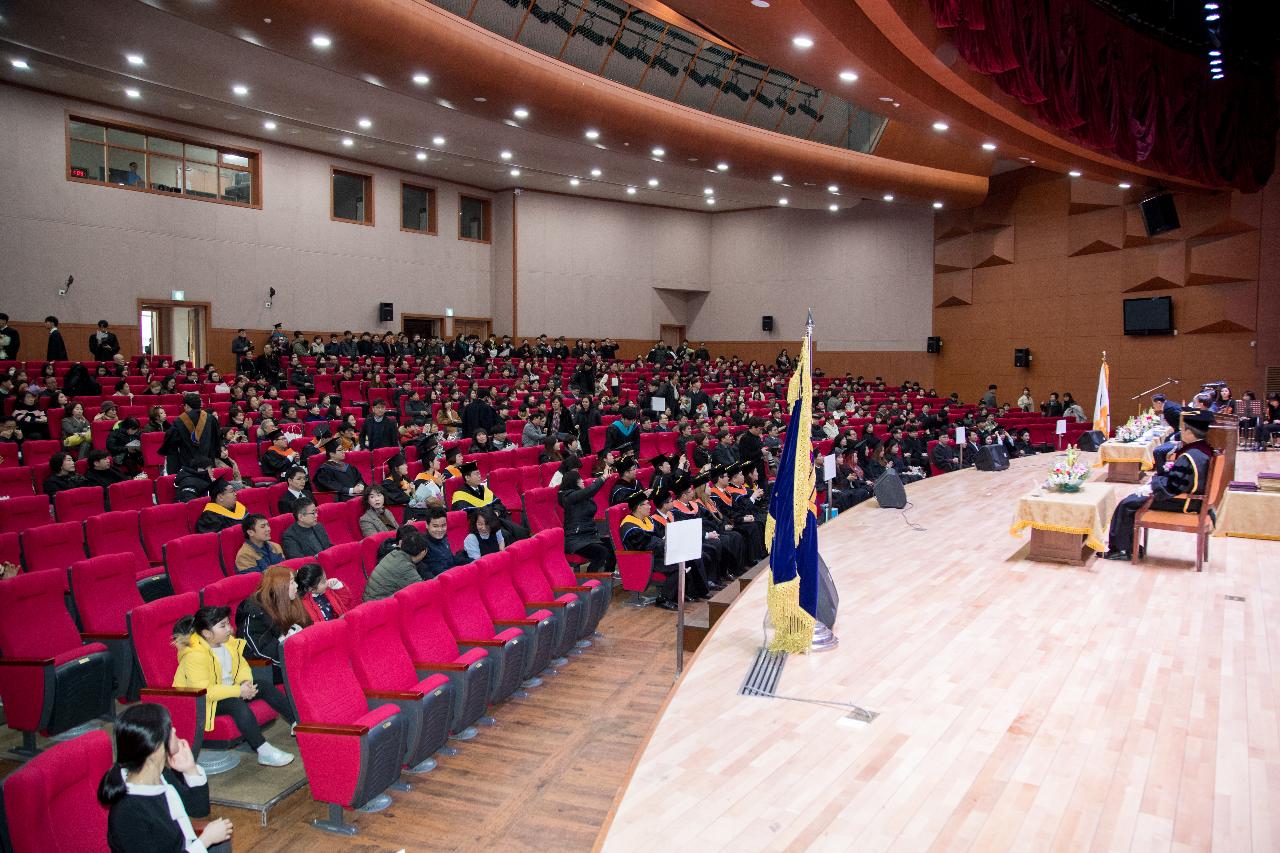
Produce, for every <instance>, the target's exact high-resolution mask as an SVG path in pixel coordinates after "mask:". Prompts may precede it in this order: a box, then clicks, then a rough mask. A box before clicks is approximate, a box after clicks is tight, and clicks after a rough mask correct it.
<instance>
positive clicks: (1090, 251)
mask: <svg viewBox="0 0 1280 853" xmlns="http://www.w3.org/2000/svg"><path fill="white" fill-rule="evenodd" d="M1123 246H1124V209H1123V208H1120V207H1108V208H1103V209H1101V210H1094V211H1090V212H1088V213H1081V214H1078V215H1076V216H1071V217H1068V219H1067V255H1068V257H1075V256H1077V255H1094V254H1097V253H1098V252H1116V251H1119V250H1120V249H1121V248H1122V247H1123Z"/></svg>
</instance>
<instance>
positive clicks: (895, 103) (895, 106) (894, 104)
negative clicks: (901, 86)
mask: <svg viewBox="0 0 1280 853" xmlns="http://www.w3.org/2000/svg"><path fill="white" fill-rule="evenodd" d="M893 106H894V108H895V109H896V108H898V107H900V106H902V104H900V103H898V102H897V101H894V102H893Z"/></svg>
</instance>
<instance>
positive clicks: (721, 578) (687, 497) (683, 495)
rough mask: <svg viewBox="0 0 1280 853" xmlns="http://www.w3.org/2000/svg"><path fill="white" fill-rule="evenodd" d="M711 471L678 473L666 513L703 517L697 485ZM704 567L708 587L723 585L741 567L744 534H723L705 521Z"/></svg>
mask: <svg viewBox="0 0 1280 853" xmlns="http://www.w3.org/2000/svg"><path fill="white" fill-rule="evenodd" d="M710 478H711V475H710V474H709V473H708V474H700V475H698V476H696V477H694V476H691V475H689V474H687V473H682V474H680V475H679V476H677V477H676V482H675V485H674V487H673V489H672V495H671V503H670V504H669V505H667V506H663V507H662V514H663V517H664V518H665V519H666V521H667V522H668V523H670V522H672V521H689V520H691V519H695V518H702V507H701V505H700V504H699V503H698V494H697V489H698V487H699V486H702V485H705V484H706V482H707V480H709V479H710ZM702 567H703V574H704V576H705V577H706V578H707V580H708V584H707V585H708V588H711V589H716V588H717V587H718V589H717V590H716V591H719V589H724V588H725V586H726V585H727V584H728V583H729V581H731V580H732V579H733V578H734V577H736V576H737V574H738V573H741V571H742V537H740V536H738V535H737V534H733V535H731V536H729V537H721V535H720V532H719V531H718V530H717V529H716V528H715V527H713V526H711V525H710V524H707V523H706V522H705V521H704V522H703V525H702Z"/></svg>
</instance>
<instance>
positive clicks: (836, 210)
mask: <svg viewBox="0 0 1280 853" xmlns="http://www.w3.org/2000/svg"><path fill="white" fill-rule="evenodd" d="M827 210H829V211H831V212H832V213H839V212H840V205H838V204H833V205H831V206H830V207H828V208H827Z"/></svg>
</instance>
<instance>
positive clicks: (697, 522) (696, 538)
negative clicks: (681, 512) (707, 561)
mask: <svg viewBox="0 0 1280 853" xmlns="http://www.w3.org/2000/svg"><path fill="white" fill-rule="evenodd" d="M666 543H667V553H666V555H665V557H664V558H663V559H664V561H665V562H666V564H667V565H668V566H674V565H675V564H676V563H689V562H692V561H694V560H701V559H702V519H700V518H690V519H688V520H687V521H673V522H671V523H670V524H668V525H667V533H666Z"/></svg>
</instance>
